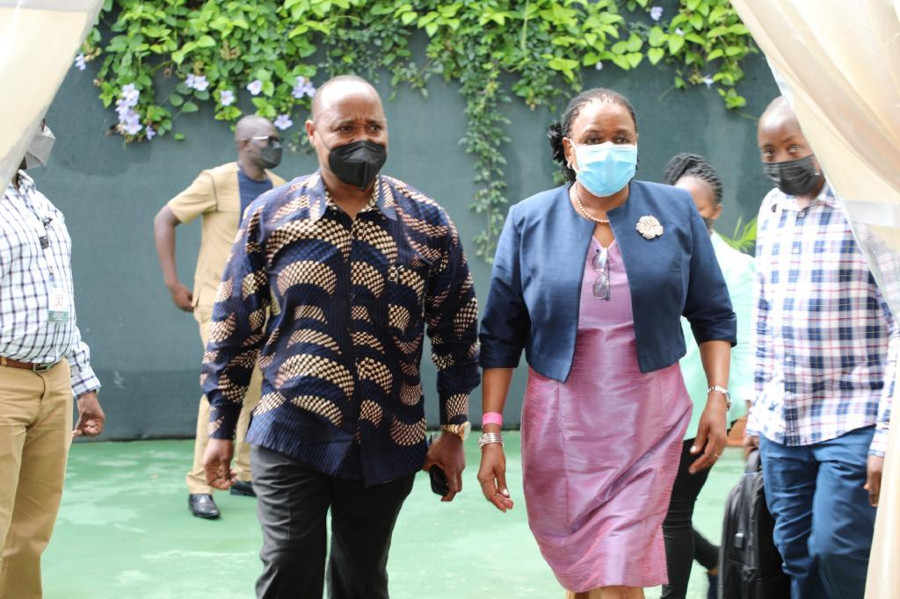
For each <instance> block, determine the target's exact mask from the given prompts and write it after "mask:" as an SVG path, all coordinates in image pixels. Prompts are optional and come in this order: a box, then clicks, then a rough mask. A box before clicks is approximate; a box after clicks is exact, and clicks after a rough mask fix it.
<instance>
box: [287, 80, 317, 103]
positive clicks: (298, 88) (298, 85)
mask: <svg viewBox="0 0 900 599" xmlns="http://www.w3.org/2000/svg"><path fill="white" fill-rule="evenodd" d="M315 94H316V86H315V85H313V82H312V81H310V80H309V79H307V78H306V77H303V76H300V77H297V80H296V82H295V83H294V90H293V91H292V92H291V95H293V96H294V97H295V98H297V99H298V100H299V99H300V98H305V97H306V96H309V97H310V98H312V97H313V96H314V95H315Z"/></svg>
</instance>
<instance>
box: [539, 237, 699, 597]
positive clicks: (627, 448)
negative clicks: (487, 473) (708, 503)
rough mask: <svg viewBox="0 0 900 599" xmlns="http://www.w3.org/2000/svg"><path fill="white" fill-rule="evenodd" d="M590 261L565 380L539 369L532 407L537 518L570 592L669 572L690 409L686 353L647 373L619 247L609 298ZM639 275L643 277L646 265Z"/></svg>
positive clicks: (656, 580) (644, 581)
mask: <svg viewBox="0 0 900 599" xmlns="http://www.w3.org/2000/svg"><path fill="white" fill-rule="evenodd" d="M599 248H600V245H599V243H598V242H597V241H596V240H593V241H592V244H591V248H590V250H589V252H588V256H587V259H586V262H585V270H584V279H583V282H582V288H581V306H580V314H579V320H578V335H577V339H576V345H575V359H574V363H573V365H572V370H571V372H570V374H569V378H568V380H567V381H566V382H565V383H560V382H558V381H555V380H552V379H548V378H545V377H543V376H541V375H540V374H538V373H537V372H535V371H533V370H529V376H528V386H527V388H526V392H525V401H524V403H523V407H522V467H523V479H524V487H525V503H526V508H527V511H528V522H529V526H530V527H531V530H532V532H533V533H534V536H535V539H537V542H538V545H539V546H540V550H541V553H542V554H543V556H544V558H545V559H546V560H547V563H548V564H549V565H550V567H551V568H552V569H553V573H554V574H555V575H556V577H557V579H558V580H559V582H560V583H561V584H562V585H563V586H564V587H565V588H566V589H568V590H570V591H574V592H585V591H589V590H592V589H597V588H600V587H604V586H611V585H625V586H630V587H650V586H657V585H660V584H663V583H665V582H667V574H666V556H665V547H664V546H663V535H662V522H663V518H664V517H665V515H666V511H667V509H668V506H669V496H670V495H671V492H672V484H673V483H674V481H675V474H676V471H677V470H678V462H679V457H680V453H681V442H682V439H683V438H684V431H685V428H686V427H687V425H688V421H689V420H690V415H691V407H692V406H691V399H690V397H689V396H688V393H687V391H686V390H685V386H684V381H683V380H682V378H681V370H680V369H679V367H678V363H677V362H676V363H675V364H672V365H671V366H669V367H666V368H663V369H661V370H656V371H653V372H648V373H641V371H640V368H639V367H638V361H637V347H636V342H635V336H634V323H633V315H632V309H631V293H630V291H629V288H628V278H627V276H626V274H625V268H624V265H623V263H622V255H621V253H620V250H619V247H618V244H617V243H616V242H613V244H612V245H611V246H610V247H609V258H608V260H609V275H610V283H611V290H610V299H609V301H606V300H602V299H597V298H595V297H594V295H593V291H592V289H593V283H594V280H595V279H596V278H597V273H596V272H595V270H594V268H593V266H592V264H591V260H592V258H593V256H594V252H596V251H597V250H599ZM634 276H640V273H635V274H634Z"/></svg>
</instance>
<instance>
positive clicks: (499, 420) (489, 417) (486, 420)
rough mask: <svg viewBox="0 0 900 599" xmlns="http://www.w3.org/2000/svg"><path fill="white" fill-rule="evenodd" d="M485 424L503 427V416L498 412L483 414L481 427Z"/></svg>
mask: <svg viewBox="0 0 900 599" xmlns="http://www.w3.org/2000/svg"><path fill="white" fill-rule="evenodd" d="M485 424H496V425H497V426H503V414H501V413H500V412H485V413H484V415H483V416H482V417H481V426H484V425H485Z"/></svg>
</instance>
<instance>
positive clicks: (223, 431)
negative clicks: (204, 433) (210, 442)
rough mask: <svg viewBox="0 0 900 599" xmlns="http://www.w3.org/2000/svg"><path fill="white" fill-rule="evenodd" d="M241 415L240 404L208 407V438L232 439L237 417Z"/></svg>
mask: <svg viewBox="0 0 900 599" xmlns="http://www.w3.org/2000/svg"><path fill="white" fill-rule="evenodd" d="M240 416H241V404H235V405H233V406H212V407H210V409H209V438H210V439H224V440H226V441H233V440H234V431H235V429H237V422H238V418H240Z"/></svg>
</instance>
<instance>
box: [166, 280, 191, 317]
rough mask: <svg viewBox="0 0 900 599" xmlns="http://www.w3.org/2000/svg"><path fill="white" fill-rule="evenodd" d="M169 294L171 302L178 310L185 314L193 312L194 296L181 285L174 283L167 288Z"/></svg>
mask: <svg viewBox="0 0 900 599" xmlns="http://www.w3.org/2000/svg"><path fill="white" fill-rule="evenodd" d="M169 293H171V294H172V302H174V303H175V305H176V306H178V309H179V310H184V311H185V312H193V311H194V295H193V294H192V293H191V290H190V289H188V288H187V287H185V286H184V285H183V284H182V283H180V282H176V283H175V284H174V285H171V286H169Z"/></svg>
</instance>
